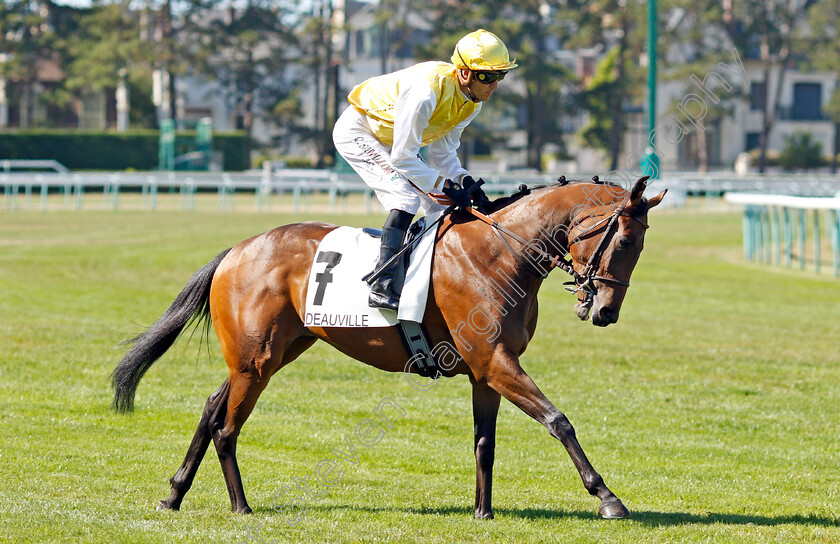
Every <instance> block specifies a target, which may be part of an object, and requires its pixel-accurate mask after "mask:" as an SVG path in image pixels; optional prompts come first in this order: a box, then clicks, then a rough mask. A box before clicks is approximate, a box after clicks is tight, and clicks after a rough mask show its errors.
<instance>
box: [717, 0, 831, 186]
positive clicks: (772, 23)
mask: <svg viewBox="0 0 840 544" xmlns="http://www.w3.org/2000/svg"><path fill="white" fill-rule="evenodd" d="M815 1H816V0H742V1H740V2H732V1H731V0H727V1H726V2H724V11H723V18H722V22H723V28H724V29H725V30H726V32H727V33H728V34H729V38H730V40H731V41H732V43H734V44H735V47H736V48H738V49H739V50H742V51H749V50H750V49H754V48H757V49H758V54H759V60H760V61H761V72H762V76H763V77H762V81H763V83H764V85H763V86H762V89H763V92H764V97H763V98H764V111H763V113H762V128H761V132H760V133H759V155H758V171H759V172H764V171H765V170H766V167H767V145H768V143H769V140H770V132H771V131H772V130H773V126H774V124H775V122H776V120H777V119H778V118H779V108H780V98H781V94H782V88H783V85H784V81H785V75H786V71H787V68H788V66H789V64H790V62H791V61H792V60H793V59H794V58H795V55H794V45H795V40H794V38H795V34H794V30H795V29H796V27H797V25H798V23H800V22H801V21H803V20H804V16H805V14H806V12H807V9H808V8H809V7H810V6H811V5H813V4H814V3H815ZM774 67H776V68H777V70H776V73H775V78H774V81H773V82H772V85H771V78H772V76H773V68H774ZM771 88H772V89H774V94H773V96H768V93H769V91H770V89H771Z"/></svg>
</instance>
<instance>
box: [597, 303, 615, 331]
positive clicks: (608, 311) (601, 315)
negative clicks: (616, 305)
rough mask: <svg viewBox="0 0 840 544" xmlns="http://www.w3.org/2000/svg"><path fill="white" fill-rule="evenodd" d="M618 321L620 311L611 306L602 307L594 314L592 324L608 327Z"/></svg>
mask: <svg viewBox="0 0 840 544" xmlns="http://www.w3.org/2000/svg"><path fill="white" fill-rule="evenodd" d="M616 321H618V310H614V309H612V308H610V307H609V306H602V307H601V308H598V310H596V311H595V312H593V313H592V324H593V325H596V326H598V327H606V326H607V325H612V324H613V323H615V322H616Z"/></svg>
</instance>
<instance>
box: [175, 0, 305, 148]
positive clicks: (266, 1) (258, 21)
mask: <svg viewBox="0 0 840 544" xmlns="http://www.w3.org/2000/svg"><path fill="white" fill-rule="evenodd" d="M190 6H191V7H190V11H189V13H188V16H187V19H186V21H185V23H184V26H183V28H182V29H181V31H180V32H179V36H178V38H179V40H185V42H187V43H189V49H188V52H189V58H190V60H191V61H192V62H193V63H194V67H195V71H196V72H197V73H198V74H201V75H204V76H206V77H209V78H210V79H213V80H215V81H216V82H217V83H218V85H219V87H220V90H221V92H222V94H223V95H224V96H225V97H226V98H227V100H228V102H229V103H230V104H231V106H233V107H234V108H236V109H238V110H239V111H240V112H241V116H242V126H243V129H244V130H245V132H246V133H247V134H248V135H249V136H250V135H251V133H252V129H253V120H254V117H255V115H257V114H258V113H262V112H276V111H277V108H278V105H280V104H282V103H284V101H287V100H288V98H289V97H290V95H292V94H293V93H294V84H293V82H292V81H291V80H290V78H289V77H288V74H287V69H288V67H289V66H290V65H291V64H293V63H294V62H295V60H296V55H297V52H298V49H297V41H296V37H295V34H294V28H293V27H292V26H291V24H290V21H291V19H292V18H293V16H294V13H293V8H294V6H289V5H288V4H287V3H278V2H275V1H272V0H247V1H245V2H244V3H235V4H233V5H231V4H229V3H228V2H227V1H224V2H222V1H220V0H216V1H214V2H212V3H211V2H207V1H203V0H191V4H190ZM209 8H213V9H212V10H211V11H207V10H208V9H209ZM221 8H223V9H221ZM280 109H281V110H282V109H283V108H280Z"/></svg>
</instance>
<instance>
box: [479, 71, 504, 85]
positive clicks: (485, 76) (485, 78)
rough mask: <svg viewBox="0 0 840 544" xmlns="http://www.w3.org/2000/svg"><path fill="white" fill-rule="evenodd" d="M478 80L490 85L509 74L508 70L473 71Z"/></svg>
mask: <svg viewBox="0 0 840 544" xmlns="http://www.w3.org/2000/svg"><path fill="white" fill-rule="evenodd" d="M473 74H475V77H476V79H477V80H479V81H480V82H481V83H484V84H485V85H490V84H491V83H494V82H496V81H501V80H503V79H504V78H505V76H506V75H507V70H501V71H498V72H477V71H473Z"/></svg>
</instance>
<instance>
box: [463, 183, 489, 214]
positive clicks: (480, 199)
mask: <svg viewBox="0 0 840 544" xmlns="http://www.w3.org/2000/svg"><path fill="white" fill-rule="evenodd" d="M461 181H463V182H464V189H466V190H468V191H469V189H470V187H472V186H473V185H475V183H476V181H475V180H474V179H473V178H472V176H464V178H463V179H462V180H461ZM479 181H480V182H481V183H482V184H483V183H484V180H483V179H481V178H479ZM472 201H473V204H475V207H476V208H478V211H480V212H481V213H487V209H488V208H489V206H490V199H489V198H487V195H486V194H484V190H482V189H481V187H479V188H477V189H475V190H474V191H473V193H472Z"/></svg>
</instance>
